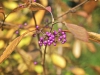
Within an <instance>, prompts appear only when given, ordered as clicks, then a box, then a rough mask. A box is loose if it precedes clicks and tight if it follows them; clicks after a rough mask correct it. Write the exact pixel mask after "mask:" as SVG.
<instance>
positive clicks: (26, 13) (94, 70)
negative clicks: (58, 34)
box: [0, 0, 100, 75]
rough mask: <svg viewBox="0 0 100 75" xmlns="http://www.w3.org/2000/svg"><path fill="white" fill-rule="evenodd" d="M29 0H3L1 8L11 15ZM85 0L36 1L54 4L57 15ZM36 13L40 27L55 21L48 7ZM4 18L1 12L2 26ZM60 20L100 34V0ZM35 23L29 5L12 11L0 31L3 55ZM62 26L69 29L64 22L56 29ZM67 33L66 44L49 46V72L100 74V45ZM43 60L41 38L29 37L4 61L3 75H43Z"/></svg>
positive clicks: (0, 66)
mask: <svg viewBox="0 0 100 75" xmlns="http://www.w3.org/2000/svg"><path fill="white" fill-rule="evenodd" d="M25 1H27V0H0V7H3V9H2V10H3V11H4V13H5V15H7V14H9V13H10V12H11V11H12V10H13V9H14V8H16V7H17V6H19V5H21V4H23V3H24V2H25ZM83 1H84V0H36V2H37V3H40V4H42V5H43V6H45V7H47V6H51V8H52V13H53V16H54V18H57V17H59V16H60V15H61V14H63V13H64V12H66V11H67V10H69V9H71V8H73V7H74V6H76V5H78V4H80V3H81V2H83ZM34 13H35V17H36V22H37V25H39V26H40V27H43V26H45V25H46V24H47V23H48V22H50V21H51V17H50V14H49V13H48V12H46V11H45V10H39V11H36V12H34ZM3 18H4V17H3V14H2V13H0V25H1V23H2V21H3ZM58 21H65V22H67V23H71V24H76V25H79V26H82V27H84V28H85V29H86V30H87V31H89V32H95V33H98V34H100V0H97V1H95V0H90V1H89V2H87V3H85V4H84V5H82V6H80V7H79V8H78V9H76V11H75V12H74V13H69V14H66V15H64V16H63V17H61V18H59V19H58ZM34 24H35V23H34V20H33V19H32V12H31V11H30V10H29V9H28V8H25V9H23V10H19V11H17V12H14V13H11V14H10V15H9V16H8V17H7V19H6V21H5V26H3V27H4V29H3V31H2V30H0V55H1V54H2V53H3V51H4V50H5V49H6V47H7V46H8V44H9V43H10V42H11V41H12V40H13V39H15V38H16V37H18V36H19V35H22V34H23V33H24V32H26V31H27V30H28V29H32V28H34V26H35V25H34ZM58 28H62V29H63V30H67V28H66V27H65V26H64V25H63V24H60V23H59V24H55V25H54V27H53V30H56V31H57V30H58ZM45 31H48V29H45ZM66 34H67V42H66V43H65V44H61V43H57V45H56V46H53V45H51V46H49V47H47V53H46V64H45V66H46V75H100V44H99V43H96V42H93V41H89V42H83V41H80V40H78V39H75V38H74V36H73V35H72V34H70V33H66ZM42 49H44V46H43V47H42ZM41 61H42V59H41V55H40V52H39V47H38V40H37V37H33V36H32V35H28V36H25V37H24V38H23V39H22V40H21V42H20V43H19V45H18V46H17V48H16V49H15V50H14V52H13V53H12V54H11V55H10V56H9V57H8V58H7V59H6V60H5V61H3V62H2V63H1V64H0V75H43V74H42V73H43V67H42V65H41Z"/></svg>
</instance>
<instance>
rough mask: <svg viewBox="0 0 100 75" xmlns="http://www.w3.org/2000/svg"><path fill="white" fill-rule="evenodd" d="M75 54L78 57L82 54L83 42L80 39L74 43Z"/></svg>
mask: <svg viewBox="0 0 100 75" xmlns="http://www.w3.org/2000/svg"><path fill="white" fill-rule="evenodd" d="M72 52H73V55H74V56H75V57H76V58H79V57H80V55H81V43H80V41H79V40H76V41H75V42H74V45H73V50H72Z"/></svg>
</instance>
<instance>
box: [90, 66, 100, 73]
mask: <svg viewBox="0 0 100 75" xmlns="http://www.w3.org/2000/svg"><path fill="white" fill-rule="evenodd" d="M91 67H92V68H93V69H94V70H95V71H96V72H97V73H98V75H100V66H91Z"/></svg>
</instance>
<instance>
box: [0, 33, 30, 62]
mask: <svg viewBox="0 0 100 75" xmlns="http://www.w3.org/2000/svg"><path fill="white" fill-rule="evenodd" d="M27 33H29V31H28V32H26V33H24V34H23V35H21V36H19V37H17V38H16V39H14V40H13V41H12V42H11V43H10V44H9V45H8V46H7V48H6V50H5V51H4V52H3V54H2V55H1V56H0V63H2V62H3V61H4V60H5V59H6V58H7V57H8V56H9V55H10V54H11V53H12V52H13V51H14V49H15V48H16V46H17V45H18V44H19V42H20V41H21V39H22V38H23V37H24V36H25V35H26V34H27Z"/></svg>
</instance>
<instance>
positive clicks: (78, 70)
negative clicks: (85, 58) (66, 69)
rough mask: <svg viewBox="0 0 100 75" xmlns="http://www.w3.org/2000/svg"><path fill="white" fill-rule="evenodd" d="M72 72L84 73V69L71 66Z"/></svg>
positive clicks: (78, 74)
mask: <svg viewBox="0 0 100 75" xmlns="http://www.w3.org/2000/svg"><path fill="white" fill-rule="evenodd" d="M72 73H74V74H75V75H85V71H84V70H83V69H82V68H77V67H76V68H73V69H72Z"/></svg>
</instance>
